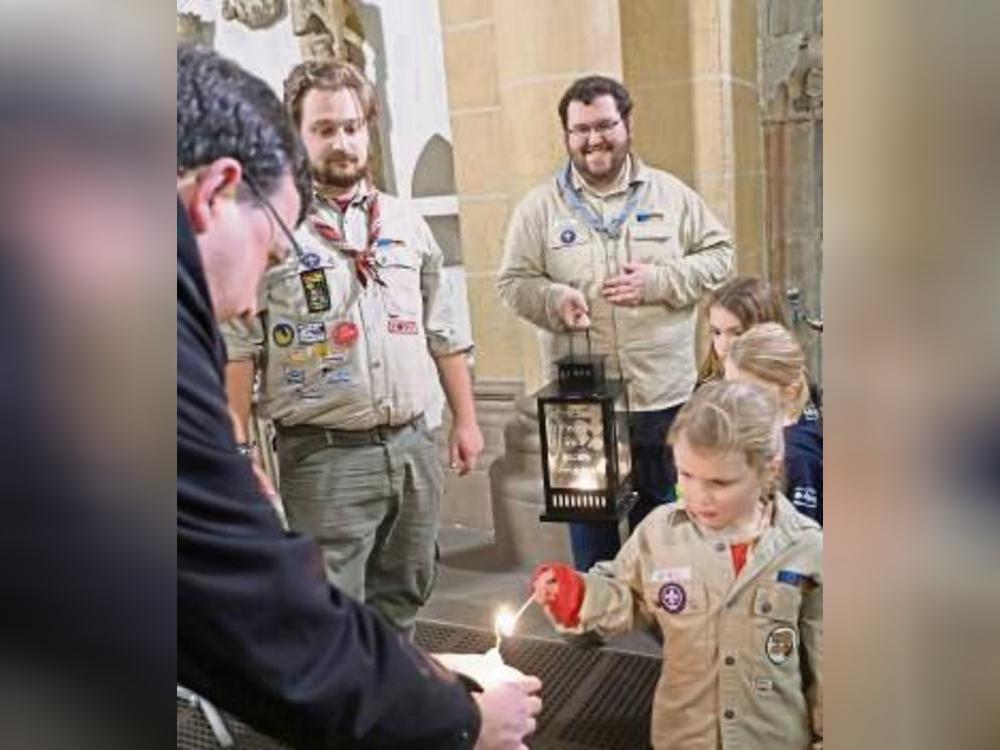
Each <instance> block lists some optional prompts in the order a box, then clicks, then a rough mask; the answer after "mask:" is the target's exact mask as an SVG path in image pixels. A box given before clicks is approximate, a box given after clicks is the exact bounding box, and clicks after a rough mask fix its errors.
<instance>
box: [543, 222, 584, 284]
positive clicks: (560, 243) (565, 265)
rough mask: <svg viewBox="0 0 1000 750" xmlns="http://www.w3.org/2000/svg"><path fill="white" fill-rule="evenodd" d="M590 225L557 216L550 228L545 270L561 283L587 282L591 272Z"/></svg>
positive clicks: (550, 276) (549, 275)
mask: <svg viewBox="0 0 1000 750" xmlns="http://www.w3.org/2000/svg"><path fill="white" fill-rule="evenodd" d="M592 240H593V234H592V233H591V230H590V227H588V226H587V225H586V224H584V223H583V222H581V221H578V220H576V219H565V218H564V219H558V220H556V221H554V222H553V223H552V225H551V226H550V227H549V237H548V241H547V242H546V246H545V273H546V275H547V276H548V277H549V278H550V279H552V280H553V281H556V282H559V283H561V284H575V283H577V282H582V281H590V280H591V277H592V275H593V269H592V264H591V245H592Z"/></svg>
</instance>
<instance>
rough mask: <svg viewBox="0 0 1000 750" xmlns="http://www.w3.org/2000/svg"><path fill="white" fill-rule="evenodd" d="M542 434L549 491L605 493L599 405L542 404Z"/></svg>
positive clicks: (605, 464) (604, 458)
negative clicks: (600, 491) (544, 435)
mask: <svg viewBox="0 0 1000 750" xmlns="http://www.w3.org/2000/svg"><path fill="white" fill-rule="evenodd" d="M545 431H546V441H547V448H548V450H547V455H546V460H547V461H548V464H549V483H550V484H551V486H552V487H558V488H561V489H576V490H606V489H607V486H608V474H607V458H606V457H605V452H604V425H603V422H602V420H601V405H600V403H596V402H584V403H579V402H577V403H548V404H545Z"/></svg>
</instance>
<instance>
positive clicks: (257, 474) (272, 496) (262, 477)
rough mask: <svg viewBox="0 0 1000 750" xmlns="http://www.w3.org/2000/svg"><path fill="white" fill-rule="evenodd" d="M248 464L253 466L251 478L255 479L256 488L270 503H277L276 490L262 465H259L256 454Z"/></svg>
mask: <svg viewBox="0 0 1000 750" xmlns="http://www.w3.org/2000/svg"><path fill="white" fill-rule="evenodd" d="M250 466H251V467H252V468H253V478H254V479H256V480H257V488H258V489H259V490H260V491H261V494H262V495H264V497H266V498H267V499H268V500H270V501H271V503H272V504H274V505H277V504H278V491H277V490H276V489H275V488H274V483H273V482H272V481H271V477H269V476H268V475H267V472H266V471H264V467H263V466H261V465H260V458H259V457H258V456H256V455H254V456H253V458H251V459H250Z"/></svg>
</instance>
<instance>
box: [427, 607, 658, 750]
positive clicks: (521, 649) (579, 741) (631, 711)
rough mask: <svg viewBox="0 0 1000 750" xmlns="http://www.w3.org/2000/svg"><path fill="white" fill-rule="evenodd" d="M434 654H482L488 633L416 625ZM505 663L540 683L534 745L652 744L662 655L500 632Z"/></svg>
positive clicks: (579, 748) (588, 748)
mask: <svg viewBox="0 0 1000 750" xmlns="http://www.w3.org/2000/svg"><path fill="white" fill-rule="evenodd" d="M415 640H416V642H417V644H418V645H419V646H421V647H422V648H423V649H425V650H427V651H431V652H441V653H468V652H480V653H481V652H483V651H485V650H486V649H488V648H490V647H491V646H493V643H494V641H493V634H492V633H490V632H487V631H483V630H475V629H473V628H466V627H460V626H457V625H449V624H446V623H438V622H426V621H421V622H418V623H417V632H416V638H415ZM501 653H502V655H503V658H504V661H505V662H507V663H508V664H510V665H511V666H513V667H516V668H517V669H520V670H521V671H522V672H524V673H526V674H533V675H536V676H537V677H539V678H540V679H541V681H542V684H543V687H542V703H543V708H542V715H541V716H540V717H539V720H538V730H537V731H536V732H535V734H534V735H533V736H532V737H531V738H529V740H528V746H529V747H531V748H532V750H642V749H643V748H648V747H649V720H650V712H651V709H652V705H653V690H654V689H655V687H656V681H657V679H658V678H659V676H660V663H661V662H660V660H659V659H657V658H653V657H651V656H641V655H638V654H625V653H621V652H619V651H609V650H606V649H597V648H584V647H580V646H574V645H571V644H566V643H559V642H553V641H546V640H542V639H538V638H505V639H504V641H503V645H502V646H501Z"/></svg>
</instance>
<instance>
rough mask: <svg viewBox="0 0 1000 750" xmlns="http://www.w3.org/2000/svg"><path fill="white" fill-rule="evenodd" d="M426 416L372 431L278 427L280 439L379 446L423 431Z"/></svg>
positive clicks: (307, 426)
mask: <svg viewBox="0 0 1000 750" xmlns="http://www.w3.org/2000/svg"><path fill="white" fill-rule="evenodd" d="M424 424H425V421H424V416H423V414H421V415H420V416H419V417H415V418H414V419H411V420H410V421H409V422H406V423H404V424H399V425H379V426H378V427H372V428H371V429H370V430H334V429H330V428H328V427H318V426H316V425H310V424H297V425H282V424H279V425H277V430H278V438H279V439H280V438H281V436H282V435H289V436H295V437H315V438H319V437H322V438H323V439H324V440H325V441H326V444H327V445H379V444H381V443H385V442H387V441H389V440H391V439H392V438H394V437H396V436H397V435H400V434H402V433H404V432H407V431H409V430H417V429H421V428H422V427H423V425H424Z"/></svg>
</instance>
